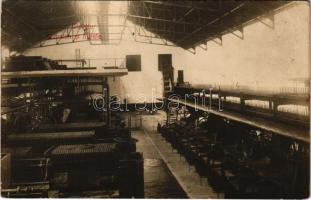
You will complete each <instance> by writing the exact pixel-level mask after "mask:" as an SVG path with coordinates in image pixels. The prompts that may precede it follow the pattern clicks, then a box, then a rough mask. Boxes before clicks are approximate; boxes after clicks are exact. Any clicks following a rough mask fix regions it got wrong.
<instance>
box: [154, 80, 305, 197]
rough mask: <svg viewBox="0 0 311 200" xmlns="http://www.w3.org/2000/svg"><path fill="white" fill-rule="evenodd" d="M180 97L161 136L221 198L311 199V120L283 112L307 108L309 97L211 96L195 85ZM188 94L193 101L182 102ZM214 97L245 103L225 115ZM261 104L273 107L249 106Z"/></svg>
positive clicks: (229, 105) (228, 106)
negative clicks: (293, 107)
mask: <svg viewBox="0 0 311 200" xmlns="http://www.w3.org/2000/svg"><path fill="white" fill-rule="evenodd" d="M205 91H206V93H205ZM174 92H175V93H174V94H175V98H170V97H168V98H167V99H166V100H167V102H172V103H175V104H174V106H173V107H174V108H170V107H169V106H168V109H167V120H166V123H164V124H163V125H161V124H159V125H158V132H159V133H160V134H161V135H162V136H163V137H164V138H165V139H166V140H167V141H168V142H169V143H170V144H171V145H172V147H173V148H175V149H176V150H177V151H178V153H179V154H180V155H181V156H184V157H185V159H186V160H187V162H188V164H189V165H193V166H194V167H195V169H196V172H197V173H198V174H199V175H200V176H201V177H206V178H207V180H208V182H209V184H210V185H211V186H212V187H213V188H214V190H215V191H216V192H218V193H222V194H224V197H225V198H306V197H308V196H309V192H310V183H309V179H310V172H309V171H310V166H309V162H310V155H309V154H310V148H309V123H308V122H307V119H308V118H309V115H299V113H284V112H281V111H280V109H278V106H281V105H286V104H293V103H296V104H300V105H301V104H303V105H307V104H308V102H309V96H308V93H303V94H300V93H299V94H297V93H295V94H291V95H288V94H287V95H285V94H283V95H282V94H273V95H272V94H270V95H267V94H262V93H259V94H255V93H248V92H247V91H245V90H244V91H231V92H229V91H224V90H220V89H218V90H217V89H214V90H212V91H211V92H210V91H209V90H208V87H191V86H190V85H188V86H186V85H182V86H177V87H175V91H174ZM186 94H187V95H188V97H189V96H190V95H192V97H191V98H188V99H187V100H186V101H185V100H184V99H182V98H180V99H178V100H177V99H176V96H177V95H178V96H180V97H184V96H185V95H186ZM213 95H217V96H218V97H220V98H224V99H225V98H226V97H227V99H230V97H232V96H235V97H238V98H240V102H235V103H233V102H229V101H222V103H223V105H221V106H222V107H221V109H219V102H221V101H219V99H218V98H214V97H213ZM194 97H197V99H195V98H194ZM228 97H229V98H228ZM256 98H257V99H259V100H262V99H265V100H266V101H268V102H269V101H270V107H269V106H268V107H267V108H258V106H256V105H255V106H252V105H245V101H246V100H249V99H252V100H254V99H256ZM195 101H196V102H195ZM205 101H206V104H204V103H205ZM202 102H204V103H203V104H202ZM241 102H242V103H241ZM268 105H269V103H268ZM241 114H242V115H241Z"/></svg>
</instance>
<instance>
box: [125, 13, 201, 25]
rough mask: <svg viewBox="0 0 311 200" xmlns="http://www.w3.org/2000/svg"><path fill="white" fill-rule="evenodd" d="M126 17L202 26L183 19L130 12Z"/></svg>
mask: <svg viewBox="0 0 311 200" xmlns="http://www.w3.org/2000/svg"><path fill="white" fill-rule="evenodd" d="M128 17H130V18H137V19H145V20H153V21H161V22H168V23H173V24H184V25H196V26H202V24H197V23H190V22H184V21H182V22H181V21H176V20H169V19H161V18H153V17H147V16H140V15H131V14H129V15H128Z"/></svg>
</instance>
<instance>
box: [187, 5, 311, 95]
mask: <svg viewBox="0 0 311 200" xmlns="http://www.w3.org/2000/svg"><path fill="white" fill-rule="evenodd" d="M270 16H271V15H270ZM262 20H263V21H264V22H265V23H267V24H269V23H270V24H271V21H269V20H268V18H266V17H265V18H262ZM222 38H223V39H222V45H219V44H216V43H215V42H214V41H209V42H208V43H207V51H205V50H203V49H201V48H196V54H195V55H193V54H192V53H190V52H186V55H185V57H186V60H187V63H186V65H185V67H184V71H185V72H184V73H185V81H189V82H190V83H194V84H207V83H209V84H216V85H218V84H220V85H230V86H233V85H234V86H241V85H248V86H252V87H253V88H261V87H264V88H266V89H267V88H268V89H269V88H271V87H282V86H292V85H293V82H291V81H288V79H291V78H297V77H309V4H308V3H307V2H295V3H292V4H290V5H287V6H286V7H284V8H281V9H280V10H279V11H277V12H276V13H275V15H274V28H270V27H268V26H266V25H264V24H263V23H261V22H259V21H254V22H252V23H250V24H248V25H247V26H245V27H244V39H239V38H238V37H236V36H235V35H233V34H231V33H229V34H226V35H224V36H223V37H222Z"/></svg>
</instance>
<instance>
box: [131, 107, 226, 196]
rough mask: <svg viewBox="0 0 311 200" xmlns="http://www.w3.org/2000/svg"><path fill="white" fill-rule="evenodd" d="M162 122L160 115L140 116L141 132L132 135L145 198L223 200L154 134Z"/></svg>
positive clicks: (163, 115) (159, 113) (162, 116)
mask: <svg viewBox="0 0 311 200" xmlns="http://www.w3.org/2000/svg"><path fill="white" fill-rule="evenodd" d="M164 120H165V113H164V112H158V113H156V114H154V115H143V116H142V126H143V127H142V129H141V130H137V131H133V132H132V136H133V137H134V138H136V139H137V140H138V142H137V151H139V152H142V153H143V155H144V159H145V162H144V170H145V174H144V175H145V198H223V195H222V194H217V193H215V191H214V190H213V189H212V188H211V186H209V185H208V182H207V179H206V178H200V176H199V175H198V174H197V173H196V171H195V169H194V167H191V166H189V165H188V163H187V162H186V161H185V158H183V157H181V156H180V155H179V154H178V153H177V152H176V150H174V149H172V147H171V145H170V144H169V143H168V142H166V141H165V139H164V138H163V137H162V136H161V135H160V134H159V133H157V131H156V127H157V124H158V122H160V123H163V121H164Z"/></svg>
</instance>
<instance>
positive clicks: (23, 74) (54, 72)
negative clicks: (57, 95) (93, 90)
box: [1, 68, 128, 78]
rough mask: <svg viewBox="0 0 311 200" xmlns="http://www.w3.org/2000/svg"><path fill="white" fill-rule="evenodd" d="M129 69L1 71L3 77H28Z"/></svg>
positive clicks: (115, 73) (118, 72) (112, 73)
mask: <svg viewBox="0 0 311 200" xmlns="http://www.w3.org/2000/svg"><path fill="white" fill-rule="evenodd" d="M127 73H128V71H127V69H125V68H124V69H96V70H94V69H79V70H41V71H16V72H1V76H2V78H28V77H75V76H97V77H99V76H101V77H108V76H124V75H127Z"/></svg>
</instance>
